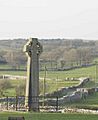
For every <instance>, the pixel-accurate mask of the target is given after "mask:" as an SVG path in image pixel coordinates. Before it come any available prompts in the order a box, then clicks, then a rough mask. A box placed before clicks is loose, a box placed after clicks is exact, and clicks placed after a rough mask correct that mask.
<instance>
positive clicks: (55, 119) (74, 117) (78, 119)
mask: <svg viewBox="0 0 98 120" xmlns="http://www.w3.org/2000/svg"><path fill="white" fill-rule="evenodd" d="M9 116H24V117H25V120H97V119H98V115H94V114H60V113H8V112H1V113H0V120H7V119H8V117H9Z"/></svg>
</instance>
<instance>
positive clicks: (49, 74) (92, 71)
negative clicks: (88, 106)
mask: <svg viewBox="0 0 98 120" xmlns="http://www.w3.org/2000/svg"><path fill="white" fill-rule="evenodd" d="M1 67H3V66H1ZM4 67H5V66H4ZM5 74H9V75H20V76H26V71H0V75H5ZM44 76H45V71H40V78H42V79H41V80H40V81H41V82H40V83H41V85H40V89H41V90H40V93H41V94H43V78H44ZM79 77H90V78H91V80H92V81H91V82H89V83H88V84H87V85H85V86H84V87H87V88H88V87H94V86H95V83H96V86H98V77H97V72H96V66H91V67H85V68H79V69H74V70H68V71H46V86H47V87H46V93H47V92H48V93H50V92H53V91H55V90H58V89H60V88H61V87H68V86H73V85H76V84H78V83H79V81H65V79H66V78H69V79H70V78H77V79H78V78H79ZM24 82H25V81H23V80H17V81H15V80H11V83H12V86H13V89H10V90H7V91H6V95H12V96H13V95H15V90H14V87H15V86H16V85H19V84H23V83H24Z"/></svg>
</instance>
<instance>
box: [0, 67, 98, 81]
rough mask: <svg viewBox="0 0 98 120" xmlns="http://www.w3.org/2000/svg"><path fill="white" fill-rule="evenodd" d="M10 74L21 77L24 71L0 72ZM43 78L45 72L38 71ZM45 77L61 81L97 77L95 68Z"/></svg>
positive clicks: (55, 73) (58, 72) (47, 73)
mask: <svg viewBox="0 0 98 120" xmlns="http://www.w3.org/2000/svg"><path fill="white" fill-rule="evenodd" d="M4 74H10V75H22V76H26V71H0V75H4ZM44 76H45V71H40V77H41V78H43V77H44ZM46 77H47V78H50V79H62V80H65V79H66V78H79V77H90V78H92V79H95V78H96V77H97V70H96V66H91V67H84V68H78V69H73V70H67V71H46Z"/></svg>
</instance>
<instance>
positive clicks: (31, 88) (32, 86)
mask: <svg viewBox="0 0 98 120" xmlns="http://www.w3.org/2000/svg"><path fill="white" fill-rule="evenodd" d="M24 52H26V55H27V57H28V64H27V82H26V96H27V97H28V98H27V97H26V100H25V104H26V106H28V108H29V110H30V111H31V110H33V111H38V109H39V98H38V96H39V55H40V54H41V52H42V46H41V44H40V43H39V42H38V39H37V38H30V39H29V41H28V42H27V44H26V45H25V46H24Z"/></svg>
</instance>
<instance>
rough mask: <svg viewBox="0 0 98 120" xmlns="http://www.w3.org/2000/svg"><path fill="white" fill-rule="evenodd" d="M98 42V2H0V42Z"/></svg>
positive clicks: (49, 0) (1, 0) (16, 0)
mask: <svg viewBox="0 0 98 120" xmlns="http://www.w3.org/2000/svg"><path fill="white" fill-rule="evenodd" d="M29 37H37V38H83V39H97V40H98V0H0V39H8V38H12V39H13V38H29Z"/></svg>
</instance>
